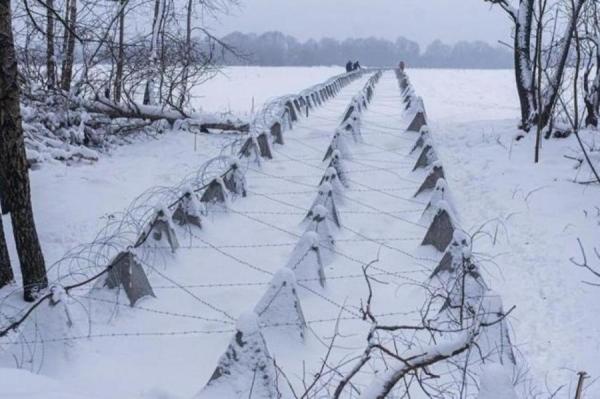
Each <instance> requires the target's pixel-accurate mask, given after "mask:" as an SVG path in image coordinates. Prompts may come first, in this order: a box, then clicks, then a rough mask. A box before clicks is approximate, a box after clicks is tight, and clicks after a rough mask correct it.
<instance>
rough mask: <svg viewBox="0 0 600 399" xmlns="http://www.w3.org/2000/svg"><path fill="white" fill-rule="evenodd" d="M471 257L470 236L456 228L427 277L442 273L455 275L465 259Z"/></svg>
mask: <svg viewBox="0 0 600 399" xmlns="http://www.w3.org/2000/svg"><path fill="white" fill-rule="evenodd" d="M470 258H471V238H470V237H469V236H468V235H467V234H466V233H465V232H464V231H462V230H459V229H456V230H455V231H454V235H453V236H452V241H451V242H450V245H449V246H448V248H447V249H446V252H445V253H444V256H443V257H442V260H441V261H440V263H438V265H437V267H436V268H435V269H434V271H433V272H432V273H431V276H429V278H433V277H435V276H440V275H442V274H444V273H447V274H449V275H455V274H456V272H457V271H458V269H459V268H460V267H461V266H462V264H463V262H464V261H465V260H466V259H470Z"/></svg>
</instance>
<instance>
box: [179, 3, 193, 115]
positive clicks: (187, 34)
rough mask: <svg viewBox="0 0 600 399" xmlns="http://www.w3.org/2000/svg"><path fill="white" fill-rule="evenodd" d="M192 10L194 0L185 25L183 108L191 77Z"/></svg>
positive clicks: (180, 102)
mask: <svg viewBox="0 0 600 399" xmlns="http://www.w3.org/2000/svg"><path fill="white" fill-rule="evenodd" d="M192 10H193V2H192V0H188V4H187V16H186V17H187V18H186V26H185V48H186V53H185V55H184V57H185V64H184V66H183V76H182V78H181V95H180V96H179V108H182V109H183V105H184V103H185V100H186V97H187V83H188V78H189V67H190V58H191V54H190V53H191V52H192Z"/></svg>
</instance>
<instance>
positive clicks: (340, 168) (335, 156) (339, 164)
mask: <svg viewBox="0 0 600 399" xmlns="http://www.w3.org/2000/svg"><path fill="white" fill-rule="evenodd" d="M329 167H331V168H334V169H335V171H336V172H337V176H338V178H339V180H340V182H341V183H342V184H343V185H344V187H348V186H349V184H348V178H347V177H346V170H345V169H346V168H345V167H344V163H343V161H342V153H341V152H340V150H333V153H332V154H331V161H330V162H329Z"/></svg>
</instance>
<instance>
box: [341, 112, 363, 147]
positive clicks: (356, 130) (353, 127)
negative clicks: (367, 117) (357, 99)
mask: <svg viewBox="0 0 600 399" xmlns="http://www.w3.org/2000/svg"><path fill="white" fill-rule="evenodd" d="M360 121H361V119H360V115H351V116H350V118H349V119H348V120H347V121H346V122H344V123H343V124H342V129H343V130H344V131H345V132H350V134H352V139H354V142H355V143H360V142H361V141H362V132H361V128H360V125H361V123H360Z"/></svg>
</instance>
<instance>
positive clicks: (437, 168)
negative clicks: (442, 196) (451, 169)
mask: <svg viewBox="0 0 600 399" xmlns="http://www.w3.org/2000/svg"><path fill="white" fill-rule="evenodd" d="M439 179H445V176H444V168H443V167H442V164H441V162H439V161H436V162H434V163H433V164H432V167H431V169H430V170H429V174H428V175H427V177H426V178H425V180H424V181H423V184H421V186H420V187H419V189H418V190H417V192H416V193H415V195H413V197H417V196H418V195H419V194H421V193H423V192H425V191H427V190H432V189H434V188H435V185H436V184H437V182H438V180H439Z"/></svg>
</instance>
